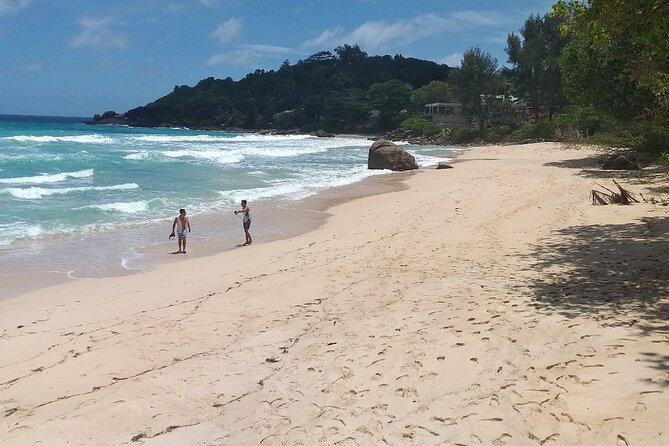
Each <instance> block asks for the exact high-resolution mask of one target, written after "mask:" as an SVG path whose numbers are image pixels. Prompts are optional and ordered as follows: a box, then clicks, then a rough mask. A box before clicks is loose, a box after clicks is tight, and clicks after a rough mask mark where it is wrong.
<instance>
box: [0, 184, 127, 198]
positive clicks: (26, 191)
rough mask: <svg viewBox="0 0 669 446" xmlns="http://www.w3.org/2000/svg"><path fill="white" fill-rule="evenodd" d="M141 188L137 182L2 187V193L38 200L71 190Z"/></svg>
mask: <svg viewBox="0 0 669 446" xmlns="http://www.w3.org/2000/svg"><path fill="white" fill-rule="evenodd" d="M131 189H139V185H138V184H136V183H124V184H115V185H113V186H89V187H62V188H53V189H49V188H44V187H35V186H33V187H27V188H18V187H9V188H6V189H0V193H7V194H10V195H11V196H12V197H14V198H19V199H23V200H37V199H40V198H44V197H48V196H51V195H63V194H69V193H71V192H86V191H106V190H131Z"/></svg>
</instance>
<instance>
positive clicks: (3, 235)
mask: <svg viewBox="0 0 669 446" xmlns="http://www.w3.org/2000/svg"><path fill="white" fill-rule="evenodd" d="M81 122H82V119H76V118H54V117H13V116H0V208H1V209H2V215H3V219H2V221H0V255H1V256H2V257H3V259H4V261H3V260H0V263H7V262H8V261H11V262H14V263H16V262H18V265H23V267H24V268H27V269H31V268H32V269H36V270H39V269H40V268H46V269H48V270H58V271H64V270H68V271H72V270H77V271H78V272H79V274H80V275H82V276H86V275H99V274H96V271H95V269H96V267H95V265H96V264H97V263H100V264H105V265H108V264H118V265H120V266H121V267H123V268H128V267H129V265H130V263H131V262H130V260H132V258H135V257H138V256H139V254H138V249H137V248H138V247H141V246H147V245H150V244H151V243H152V240H151V237H152V235H151V233H152V232H154V229H155V228H156V227H157V226H158V225H162V227H163V228H164V227H165V226H169V222H170V221H171V218H173V216H174V215H176V212H177V210H178V209H179V208H181V207H184V208H186V209H187V210H188V212H189V214H190V215H191V217H192V219H193V220H194V221H196V220H197V219H198V218H200V217H202V218H205V217H206V216H207V215H215V214H216V213H220V212H223V211H224V210H225V211H227V210H229V209H232V208H233V207H234V206H237V203H238V202H239V200H240V199H242V198H246V199H248V200H249V201H250V202H251V203H253V204H254V205H255V206H256V207H258V206H260V207H262V206H267V205H270V204H271V205H274V206H276V205H277V204H279V205H280V203H287V202H291V201H294V200H300V199H302V198H305V197H307V196H309V195H312V194H314V193H317V192H318V191H321V190H324V189H328V188H332V187H336V186H343V185H347V184H351V183H354V182H357V181H359V180H362V179H364V178H366V177H369V176H372V175H380V174H384V173H386V174H387V172H382V171H369V170H367V169H366V161H367V151H368V149H369V146H370V144H371V142H370V141H368V140H366V139H363V138H355V137H336V138H316V137H312V136H304V135H299V136H298V135H291V136H274V135H259V134H253V133H233V132H212V131H195V130H189V129H178V128H175V129H166V128H160V129H148V128H129V127H122V126H91V125H85V124H81ZM407 149H408V150H409V152H411V153H412V154H413V155H414V156H416V158H417V161H418V162H419V164H421V165H429V164H434V163H436V162H437V161H439V160H442V159H443V157H444V156H445V154H446V155H447V154H448V152H449V150H454V149H448V148H434V147H429V148H428V147H414V146H407ZM235 229H237V228H236V227H235ZM163 232H166V231H165V230H164V229H163V231H162V232H161V233H160V240H161V242H162V241H163V240H162V239H163V238H164V237H163V236H164V235H165V234H163ZM124 233H127V234H130V235H131V237H130V236H128V237H124V236H123V234H124ZM119 236H121V239H122V242H121V243H120V244H121V246H115V245H116V244H118V242H119ZM200 236H204V237H205V238H208V237H212V238H213V237H215V236H216V234H214V233H212V234H202V233H200ZM91 244H93V245H95V247H91V246H90V245H91ZM101 245H102V247H105V246H107V247H109V248H110V249H101ZM112 245H113V246H114V248H113V249H111V246H112ZM55 246H61V247H63V249H66V252H68V253H69V254H73V258H74V260H72V263H76V261H78V262H80V263H81V265H78V266H77V265H75V266H72V265H67V260H63V259H59V260H58V259H56V258H57V257H59V256H60V255H61V254H62V250H61V249H57V248H56V247H55ZM73 249H74V251H75V252H72V250H73ZM87 250H90V252H87ZM69 254H68V255H69ZM90 256H93V259H94V260H95V261H91V260H90V259H91V257H90ZM52 257H55V258H52ZM76 259H78V260H76ZM40 264H41V265H40ZM68 268H72V269H68Z"/></svg>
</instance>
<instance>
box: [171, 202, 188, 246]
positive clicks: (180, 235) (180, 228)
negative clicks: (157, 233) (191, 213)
mask: <svg viewBox="0 0 669 446" xmlns="http://www.w3.org/2000/svg"><path fill="white" fill-rule="evenodd" d="M175 229H176V231H177V242H178V243H179V251H178V253H183V254H186V235H187V234H188V233H189V232H190V219H189V218H188V217H187V216H186V209H179V216H178V217H177V218H175V219H174V223H172V233H171V234H170V238H172V237H174V230H175Z"/></svg>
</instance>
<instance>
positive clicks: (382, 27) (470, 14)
mask: <svg viewBox="0 0 669 446" xmlns="http://www.w3.org/2000/svg"><path fill="white" fill-rule="evenodd" d="M505 22H506V20H504V19H502V18H500V17H499V16H498V15H497V14H495V13H492V12H474V11H460V12H456V13H453V14H451V15H448V16H440V15H436V14H425V15H421V16H417V17H414V18H412V19H410V20H401V21H396V22H382V21H376V22H365V23H363V24H362V25H360V26H359V27H358V28H356V29H354V30H353V31H351V32H349V33H345V32H344V31H343V29H342V28H341V27H337V28H333V29H326V30H325V31H323V32H322V33H321V35H319V36H318V37H316V38H314V39H309V40H307V41H305V42H304V43H303V44H302V48H314V47H319V48H323V47H329V48H332V47H334V46H337V45H342V44H345V43H348V44H357V45H360V46H361V47H363V48H368V49H378V48H384V47H388V46H390V45H393V44H394V45H397V44H407V43H411V42H414V41H416V40H418V39H422V38H425V37H430V36H434V35H437V34H441V33H445V32H459V31H463V30H465V29H470V28H477V27H492V26H498V25H503V24H505Z"/></svg>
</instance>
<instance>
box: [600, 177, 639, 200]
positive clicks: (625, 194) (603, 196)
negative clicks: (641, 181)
mask: <svg viewBox="0 0 669 446" xmlns="http://www.w3.org/2000/svg"><path fill="white" fill-rule="evenodd" d="M613 184H615V185H616V187H617V188H618V190H619V191H620V192H614V191H612V190H611V189H609V188H607V187H604V186H602V185H601V184H597V186H599V187H601V188H602V189H604V190H606V191H607V192H608V193H606V192H601V191H598V190H594V189H593V190H591V191H590V197H591V198H592V204H599V205H607V204H632V203H638V202H639V200H637V199H636V198H635V197H634V195H632V194H631V193H630V192H629V191H627V190H625V189H623V187H622V186H621V185H620V184H618V182H617V181H616V180H613Z"/></svg>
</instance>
